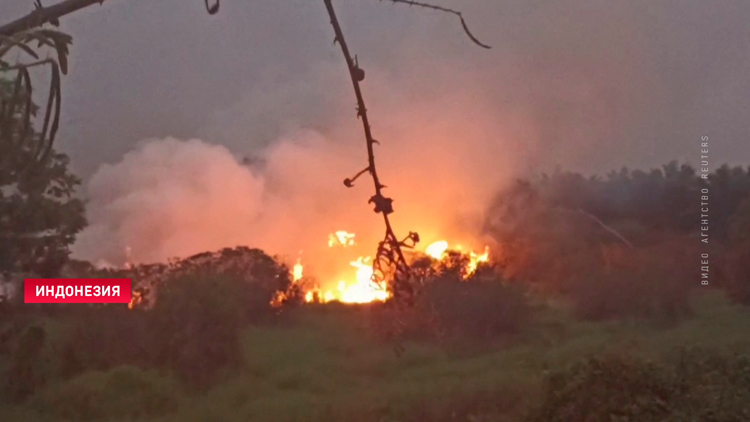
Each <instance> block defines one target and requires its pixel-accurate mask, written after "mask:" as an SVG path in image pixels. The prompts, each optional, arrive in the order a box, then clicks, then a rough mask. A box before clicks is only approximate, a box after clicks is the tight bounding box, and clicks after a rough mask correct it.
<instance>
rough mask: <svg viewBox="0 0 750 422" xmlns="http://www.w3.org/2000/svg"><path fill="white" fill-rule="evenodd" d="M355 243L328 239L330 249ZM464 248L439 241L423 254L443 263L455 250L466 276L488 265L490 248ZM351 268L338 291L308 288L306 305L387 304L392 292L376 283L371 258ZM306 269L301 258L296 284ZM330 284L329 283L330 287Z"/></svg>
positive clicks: (343, 235) (348, 237) (350, 236)
mask: <svg viewBox="0 0 750 422" xmlns="http://www.w3.org/2000/svg"><path fill="white" fill-rule="evenodd" d="M353 244H354V233H348V232H346V231H337V232H335V233H332V234H330V235H329V237H328V246H329V247H333V246H338V245H340V246H342V247H346V246H351V245H353ZM462 249H463V248H462V247H461V246H460V245H457V246H455V247H453V248H450V246H449V243H448V241H446V240H438V241H436V242H433V243H431V244H430V245H429V246H427V248H425V250H424V253H425V254H426V255H428V256H430V257H432V258H433V259H435V260H437V261H441V260H442V259H444V258H445V257H446V254H447V252H448V251H449V250H455V251H458V252H461V253H463V254H464V255H465V256H466V257H467V258H468V263H467V264H466V268H465V274H466V276H467V277H468V276H470V275H472V274H474V272H475V271H476V270H477V267H478V266H479V264H480V263H484V262H488V261H489V255H490V250H489V247H485V249H484V253H481V254H479V253H477V252H474V251H470V252H468V253H465V252H463V251H462ZM349 265H350V266H352V267H354V268H356V272H355V274H354V275H353V277H352V278H351V279H349V280H350V281H346V280H339V282H338V283H337V284H336V288H335V289H329V290H321V289H320V287H317V286H316V287H313V288H309V289H308V290H307V291H306V292H305V301H306V302H320V303H326V302H332V301H339V302H343V303H360V304H361V303H371V302H377V301H380V302H384V301H386V300H388V298H390V296H391V293H390V292H389V291H388V286H387V284H386V282H382V283H377V282H375V281H374V280H373V268H372V258H371V257H369V256H367V257H362V256H360V257H359V258H357V259H356V260H355V261H351V262H349ZM302 272H303V266H302V263H301V261H300V260H299V259H298V260H297V263H296V264H295V265H294V267H293V271H292V275H293V278H294V281H295V282H297V281H298V280H300V279H301V278H302ZM329 285H330V284H329Z"/></svg>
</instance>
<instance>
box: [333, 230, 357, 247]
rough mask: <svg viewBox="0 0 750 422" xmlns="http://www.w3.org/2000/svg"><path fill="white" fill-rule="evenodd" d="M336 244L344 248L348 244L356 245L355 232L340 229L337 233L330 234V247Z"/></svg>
mask: <svg viewBox="0 0 750 422" xmlns="http://www.w3.org/2000/svg"><path fill="white" fill-rule="evenodd" d="M334 246H341V247H344V248H345V247H347V246H354V233H349V232H346V231H344V230H339V231H337V232H335V233H331V234H329V235H328V247H329V248H332V247H334Z"/></svg>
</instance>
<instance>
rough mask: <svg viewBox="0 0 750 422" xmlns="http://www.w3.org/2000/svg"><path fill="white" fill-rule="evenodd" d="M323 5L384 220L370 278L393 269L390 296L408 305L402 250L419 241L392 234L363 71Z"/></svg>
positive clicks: (408, 288)
mask: <svg viewBox="0 0 750 422" xmlns="http://www.w3.org/2000/svg"><path fill="white" fill-rule="evenodd" d="M323 2H324V3H325V6H326V9H327V10H328V15H329V16H330V18H331V25H332V26H333V30H334V33H335V35H336V38H334V43H338V44H339V46H340V47H341V52H342V53H343V55H344V59H345V60H346V64H347V67H348V68H349V76H350V78H351V80H352V85H353V87H354V94H355V96H356V97H357V117H359V118H361V119H362V126H363V128H364V133H365V140H366V142H367V161H368V166H367V168H366V169H367V170H369V173H370V176H371V177H372V181H373V184H374V187H375V195H373V196H372V198H370V202H371V203H373V204H374V205H375V212H377V213H381V214H383V220H384V221H385V238H384V239H383V241H382V242H380V245H379V246H378V252H377V255H376V258H375V260H374V261H373V278H374V279H375V278H383V277H384V274H383V268H382V267H383V264H385V265H386V266H392V267H394V268H395V274H394V278H393V282H392V286H391V287H392V292H393V297H394V299H402V300H403V299H405V300H406V302H407V303H410V302H411V300H413V297H412V296H413V290H412V288H411V284H410V280H409V278H410V275H411V270H410V268H409V265H408V264H407V262H406V259H405V258H404V255H403V252H402V251H401V247H402V246H405V247H407V246H408V245H406V244H405V243H404V242H405V241H406V240H409V239H411V240H412V241H415V242H416V241H418V240H419V237H418V236H417V235H416V233H410V234H409V236H408V237H407V239H405V240H404V241H399V240H398V238H397V237H396V235H395V233H394V232H393V228H392V227H391V222H390V220H389V219H388V214H390V213H392V212H393V207H392V202H393V200H392V199H390V198H385V197H384V196H383V195H382V189H383V187H384V186H383V185H382V184H381V183H380V179H379V178H378V172H377V168H376V167H375V154H374V151H373V145H374V144H375V143H377V141H376V140H375V139H374V138H373V136H372V131H371V128H370V120H369V118H368V117H367V107H365V100H364V97H363V96H362V89H361V88H360V85H359V83H360V81H362V80H364V71H363V70H362V69H361V68H360V67H359V64H358V61H357V60H356V59H353V58H352V55H351V53H350V52H349V47H348V46H347V44H346V40H345V39H344V33H343V31H342V30H341V25H340V24H339V21H338V18H337V17H336V12H335V11H334V9H333V4H332V0H323ZM361 173H362V172H360V173H359V174H361ZM359 174H358V176H359ZM347 181H349V182H351V180H350V179H347ZM345 184H346V185H347V186H350V185H351V183H348V184H347V183H346V181H345ZM376 281H382V280H376Z"/></svg>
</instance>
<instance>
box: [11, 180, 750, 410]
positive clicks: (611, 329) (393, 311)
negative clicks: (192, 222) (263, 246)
mask: <svg viewBox="0 0 750 422" xmlns="http://www.w3.org/2000/svg"><path fill="white" fill-rule="evenodd" d="M665 168H667V169H668V168H674V167H670V166H667V167H665ZM680 168H681V169H682V171H681V172H678V173H679V174H682V175H683V176H681V177H678V178H677V179H678V180H681V181H682V182H684V183H685V184H686V186H692V185H693V184H696V186H700V185H698V184H697V183H702V182H701V181H697V182H696V180H695V179H694V178H692V176H691V177H687V176H685V175H689V174H691V172H690V171H689V170H687V167H685V166H682V167H680ZM722 171H723V170H722ZM669 172H670V171H665V172H664V173H663V174H667V173H669ZM724 173H725V174H733V175H735V176H736V177H735V178H734V179H732V180H735V182H736V183H737V185H732V184H731V183H729V184H725V185H726V186H727V189H729V190H731V191H732V192H735V193H736V192H740V191H742V189H743V188H742V186H744V185H743V183H745V182H744V180H745V179H744V178H746V177H747V174H746V173H744V172H743V173H742V175H743V176H742V177H740V176H739V175H740V171H739V170H729V171H724ZM651 174H652V176H651V177H650V179H649V180H652V181H654V182H653V183H656V184H657V185H659V186H661V185H662V184H663V183H664V182H663V181H659V180H662V179H660V178H659V177H657V176H655V175H654V174H656V173H654V172H652V173H651ZM623 177H625V176H622V175H620V176H618V178H617V179H616V180H622V178H623ZM639 177H640V176H639ZM673 177H676V176H673ZM715 177H718V176H714V175H712V178H714V179H712V178H709V181H708V183H712V180H716V179H715ZM558 178H560V179H559V180H558ZM565 180H579V181H580V180H587V179H581V178H579V177H576V176H573V175H570V174H562V173H560V174H558V175H553V176H548V177H544V178H541V179H540V180H537V181H529V182H519V183H518V184H517V185H516V186H514V187H512V188H511V189H509V190H508V191H506V192H504V193H503V194H502V195H501V196H499V197H498V201H497V202H496V205H495V206H494V207H493V208H492V209H491V210H490V213H489V214H488V219H487V226H486V227H487V230H488V231H489V232H490V233H492V235H493V236H494V237H495V238H496V239H497V241H498V250H499V251H501V254H500V256H501V257H502V259H500V260H498V261H496V262H494V263H492V265H484V266H480V267H479V268H478V270H477V271H476V272H475V273H474V274H473V275H471V276H470V277H467V274H465V273H463V272H462V271H465V265H463V264H464V261H465V260H466V257H465V256H462V255H461V254H460V253H450V254H449V256H448V257H447V258H446V259H443V260H441V261H440V262H436V261H434V260H431V259H430V258H427V257H423V258H419V259H417V260H416V261H414V262H413V265H412V268H413V274H414V275H415V278H414V280H413V282H414V283H415V284H414V288H415V291H416V292H417V293H418V294H417V296H416V301H415V304H414V306H413V307H411V308H408V309H403V308H399V307H393V306H391V305H390V304H389V303H385V304H371V305H364V306H348V305H343V304H336V303H334V304H325V305H323V304H315V303H311V304H303V300H302V299H303V293H304V292H302V290H301V286H298V285H297V284H295V283H293V282H292V281H291V277H290V274H289V269H288V268H286V267H285V266H284V265H281V264H279V263H278V262H277V261H276V260H275V259H274V258H273V257H271V256H268V255H267V254H265V253H264V252H262V251H260V250H258V249H250V248H235V249H224V250H221V251H217V252H213V253H202V254H199V255H196V256H193V257H189V258H187V259H184V260H176V261H172V262H170V263H167V264H155V265H142V266H136V267H133V268H129V269H123V270H97V269H95V268H94V267H93V266H91V265H90V264H88V263H86V262H80V261H69V262H68V263H67V264H66V265H65V266H64V267H63V268H62V274H64V275H66V276H75V277H92V276H112V277H130V278H132V279H133V280H134V281H135V285H136V286H137V287H136V292H135V293H136V294H135V300H134V301H133V303H132V304H131V306H130V307H127V306H124V305H96V306H88V305H23V304H20V303H13V302H6V303H4V305H3V308H2V309H0V311H1V312H2V315H3V316H2V320H1V321H0V372H1V373H2V380H3V381H2V383H0V384H1V385H0V415H3V416H4V415H9V417H10V419H9V420H17V421H30V422H31V421H42V420H62V421H159V422H170V421H191V420H195V421H205V420H248V419H252V420H257V421H263V420H268V421H279V420H280V421H285V420H288V421H294V420H312V421H316V420H320V421H337V420H341V421H343V420H352V419H356V420H363V421H467V422H468V421H509V422H510V421H512V422H522V421H523V422H541V421H545V422H548V421H550V422H554V421H557V420H560V421H563V420H565V421H573V422H575V421H589V420H595V421H599V420H610V421H626V420H638V421H646V422H648V421H663V420H665V421H672V420H674V421H691V420H695V421H698V420H700V421H735V420H746V419H747V418H748V413H747V412H748V408H747V406H746V403H747V401H748V397H747V391H748V376H747V374H748V370H749V369H748V368H749V367H748V362H750V339H748V337H747V336H746V335H745V334H746V333H747V330H748V329H749V328H750V314H749V313H748V309H747V308H746V306H745V305H747V304H748V300H747V297H748V294H747V292H748V291H750V288H749V287H748V279H747V274H748V273H750V272H748V271H747V269H746V268H745V267H742V265H746V264H745V263H746V261H742V260H741V259H740V258H741V257H742V256H745V255H743V254H747V253H748V248H747V241H746V239H745V238H744V237H743V236H742V235H737V234H734V233H736V232H731V231H730V232H728V234H727V236H726V237H725V238H724V239H721V243H720V244H719V245H717V246H715V247H716V248H719V249H718V250H720V251H722V252H724V253H725V256H726V257H727V258H726V259H724V260H723V261H719V262H712V268H714V267H716V268H717V270H719V271H717V272H714V273H713V277H716V278H715V279H712V284H711V285H710V286H708V287H706V286H701V285H700V283H699V281H698V280H697V279H696V278H695V274H697V270H696V271H694V270H693V269H694V267H695V265H697V263H696V262H697V261H696V257H697V256H698V255H699V253H700V251H701V249H700V245H699V240H698V239H699V238H697V237H695V236H693V235H694V233H692V231H693V230H692V229H688V228H686V227H682V226H681V225H679V224H671V223H670V224H669V225H665V224H661V223H656V222H652V221H651V220H649V218H651V217H647V216H652V217H653V218H656V219H657V220H658V219H659V218H661V217H659V215H660V214H659V213H656V212H654V213H651V212H645V211H644V209H643V208H639V207H637V206H632V207H631V209H632V210H634V211H633V213H631V214H626V213H623V212H619V213H617V214H608V213H607V212H606V211H605V210H606V206H604V205H602V204H607V202H608V201H609V199H606V198H617V197H618V196H617V195H615V194H614V193H612V192H616V191H620V190H621V189H623V188H622V187H621V186H620V185H619V183H620V182H616V181H610V182H601V181H595V179H588V180H589V181H587V182H585V184H586V185H588V186H597V190H595V192H597V193H596V194H593V193H589V194H587V195H589V199H588V200H587V201H584V202H581V203H577V202H569V203H567V204H561V203H560V201H559V200H555V199H554V198H555V197H561V198H563V197H564V198H567V196H565V195H558V194H555V190H554V189H552V188H550V186H563V187H559V188H558V189H563V190H565V189H568V188H565V187H564V186H568V185H566V183H567V182H565V183H564V182H563V181H565ZM613 180H615V179H613ZM665 180H666V179H665ZM682 182H681V183H682ZM735 182H733V183H735ZM575 183H580V182H575ZM575 183H573V186H577V185H576V184H575ZM631 185H632V184H631V183H624V185H623V186H631ZM672 188H673V189H675V191H676V192H681V191H682V190H681V189H678V188H676V187H674V186H673V187H672ZM570 189H572V188H570ZM575 189H576V191H577V192H579V194H580V193H581V192H586V189H585V188H582V187H580V186H578V187H576V188H575ZM578 189H583V190H578ZM642 189H645V190H649V189H647V188H645V187H642ZM686 189H687V188H686ZM712 189H713V188H712ZM688 190H689V189H688ZM662 194H666V193H664V192H662V193H660V195H662ZM618 195H619V194H618ZM743 195H747V194H745V193H743ZM626 196H627V197H630V198H631V200H633V201H636V199H632V198H637V197H638V195H630V194H628V195H626ZM678 196H679V195H675V197H678ZM567 200H568V201H573V199H570V198H568V199H567ZM644 201H645V200H644ZM743 201H744V202H743ZM743 201H735V202H737V205H736V209H733V210H732V215H731V216H730V217H729V218H727V220H726V224H727V225H728V226H729V227H742V225H743V224H744V221H745V220H746V214H747V213H746V211H747V206H746V205H747V200H743ZM584 203H585V204H588V205H587V206H588V207H589V208H585V209H584V208H582V206H583V204H584ZM596 203H598V204H600V205H599V208H596V207H593V206H592V205H591V204H596ZM674 204H680V202H679V201H676V202H674ZM617 206H622V207H624V208H623V209H627V208H628V207H630V206H629V205H626V204H624V203H622V202H620V203H619V205H617ZM664 206H666V205H664ZM674 206H675V207H679V206H682V205H674ZM575 207H579V208H580V210H582V212H581V211H577V210H578V209H579V208H575ZM613 207H614V206H613ZM667 208H668V207H667ZM595 210H596V211H595ZM636 211H637V212H636ZM665 212H666V211H665ZM595 213H599V214H595ZM592 216H593V217H592ZM532 223H533V224H532ZM613 231H614V232H615V233H613ZM571 234H575V236H572V235H571ZM714 255H716V254H714ZM743 268H745V269H743ZM129 308H132V309H129ZM394 327H396V328H397V329H396V330H394V329H393V328H394ZM698 397H699V398H700V399H697V398H698ZM4 419H5V418H4Z"/></svg>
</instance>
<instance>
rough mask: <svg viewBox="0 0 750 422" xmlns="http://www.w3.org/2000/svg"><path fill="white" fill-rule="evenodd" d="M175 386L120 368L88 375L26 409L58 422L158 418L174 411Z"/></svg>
mask: <svg viewBox="0 0 750 422" xmlns="http://www.w3.org/2000/svg"><path fill="white" fill-rule="evenodd" d="M176 392H177V385H176V384H175V383H174V382H172V381H171V380H169V379H167V378H163V377H161V376H159V375H157V374H156V373H153V372H147V371H143V370H140V369H137V368H134V367H129V366H121V367H117V368H114V369H111V370H109V371H106V372H100V371H89V372H86V373H84V374H82V375H80V376H78V377H75V378H73V379H71V380H69V381H66V382H64V383H61V384H56V385H54V386H50V387H49V388H47V389H45V390H44V391H42V392H40V393H39V394H37V395H36V396H34V397H33V398H32V399H31V401H30V402H29V406H31V407H34V408H35V409H37V410H39V411H41V412H42V413H44V414H47V415H49V416H50V417H51V416H54V417H56V418H57V419H58V420H59V419H62V420H70V421H95V420H111V419H115V418H117V419H124V418H133V419H134V418H143V417H153V416H157V415H161V414H164V413H167V412H170V411H173V410H176V407H177V398H176Z"/></svg>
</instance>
